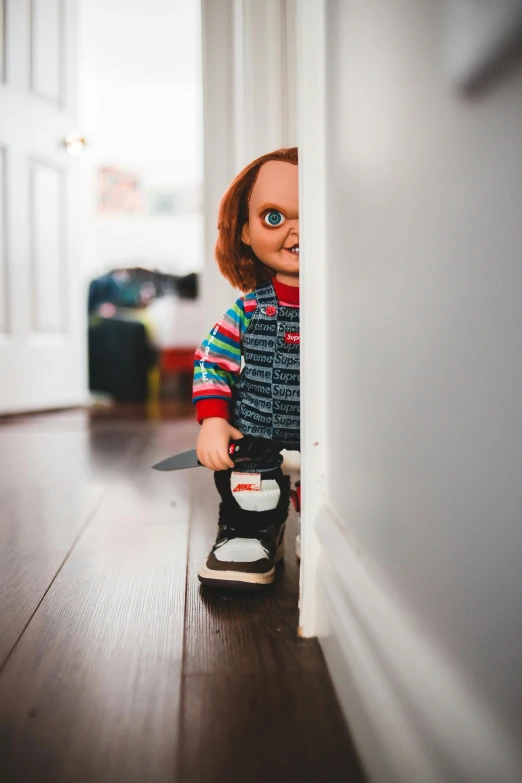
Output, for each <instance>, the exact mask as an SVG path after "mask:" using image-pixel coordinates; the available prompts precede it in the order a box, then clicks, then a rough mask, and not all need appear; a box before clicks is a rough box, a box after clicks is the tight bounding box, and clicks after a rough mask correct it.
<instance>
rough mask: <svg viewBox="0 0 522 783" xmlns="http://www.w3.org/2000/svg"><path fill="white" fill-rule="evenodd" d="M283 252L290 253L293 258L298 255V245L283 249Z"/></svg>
mask: <svg viewBox="0 0 522 783" xmlns="http://www.w3.org/2000/svg"><path fill="white" fill-rule="evenodd" d="M284 249H285V250H287V251H288V252H289V253H292V255H293V256H298V255H299V245H298V244H297V243H296V244H295V245H292V247H285V248H284Z"/></svg>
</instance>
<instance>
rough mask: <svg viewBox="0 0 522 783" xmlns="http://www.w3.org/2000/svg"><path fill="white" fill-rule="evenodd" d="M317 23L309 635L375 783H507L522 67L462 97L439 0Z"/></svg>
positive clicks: (521, 710)
mask: <svg viewBox="0 0 522 783" xmlns="http://www.w3.org/2000/svg"><path fill="white" fill-rule="evenodd" d="M326 23H327V30H326V51H327V57H326V68H327V73H326V85H327V95H326V103H327V109H326V128H327V139H326V156H327V169H326V178H327V200H326V215H327V237H328V240H327V258H328V265H327V277H326V284H327V290H328V292H329V301H328V308H327V310H326V312H325V313H324V316H325V318H326V333H327V336H328V343H327V345H325V346H324V349H325V350H326V351H327V367H328V384H329V394H328V399H327V401H326V407H327V416H328V423H327V440H326V463H327V490H326V495H327V500H328V504H327V506H325V509H324V513H323V514H322V517H321V518H320V519H319V520H318V529H319V536H320V539H321V542H322V544H323V548H324V552H323V562H322V566H321V568H320V572H319V584H320V594H321V596H322V600H323V605H324V613H323V617H322V620H323V621H324V623H325V627H324V629H323V631H322V632H321V634H322V638H323V644H324V647H325V650H326V652H327V656H328V660H329V662H330V665H331V667H332V671H333V672H334V678H335V682H336V685H337V687H338V691H339V693H340V695H341V697H342V700H343V705H344V708H345V711H346V713H347V716H348V719H349V721H350V725H351V727H352V730H353V732H354V735H355V737H356V740H357V742H358V744H359V747H360V749H361V751H362V753H363V757H364V758H365V761H366V763H367V766H368V770H369V771H370V774H371V776H372V778H373V779H374V780H380V781H383V783H391V782H392V781H412V783H418V781H420V780H422V781H423V783H424V781H440V783H453V781H459V782H460V783H462V781H469V783H478V781H481V783H492V781H493V780H494V781H495V783H499V782H500V781H506V783H507V781H510V782H511V783H515V781H516V780H520V779H522V765H521V763H520V757H519V756H517V753H518V750H517V746H518V747H520V740H521V736H520V726H521V725H522V720H521V719H522V687H521V682H522V679H521V677H520V671H521V664H522V623H521V621H520V612H521V606H522V579H521V566H520V564H521V562H522V535H521V521H522V494H521V474H520V467H521V464H522V393H521V392H522V306H521V293H522V264H521V256H522V219H521V204H522V133H521V128H522V63H521V61H520V59H519V60H518V61H517V62H516V63H511V64H510V66H509V67H508V68H507V69H506V70H505V71H503V72H500V73H499V75H498V77H497V78H496V79H492V80H491V81H490V82H488V84H487V85H485V86H484V88H483V90H482V91H478V92H475V93H474V94H473V95H468V96H466V95H464V94H461V93H459V91H458V90H457V89H456V88H455V87H454V85H452V84H450V83H449V82H448V80H447V77H446V74H445V68H444V63H443V50H444V18H443V4H441V3H433V2H432V0H418V2H416V3H411V2H409V0H397V2H395V3H388V2H385V1H384V0H351V1H350V2H346V1H341V0H330V2H328V4H327V12H326ZM310 154H313V152H311V153H310ZM305 185H306V183H305ZM303 249H304V252H306V247H304V248H303ZM317 317H319V318H320V317H321V314H318V315H317ZM305 318H306V315H305ZM304 350H306V348H304ZM311 382H312V376H311V374H309V375H308V377H305V384H306V383H311Z"/></svg>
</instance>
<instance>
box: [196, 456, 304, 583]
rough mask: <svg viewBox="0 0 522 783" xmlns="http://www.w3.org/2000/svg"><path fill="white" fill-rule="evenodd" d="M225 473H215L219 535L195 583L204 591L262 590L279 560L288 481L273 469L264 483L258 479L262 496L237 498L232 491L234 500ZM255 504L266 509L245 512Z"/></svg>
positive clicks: (228, 474) (287, 500)
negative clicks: (218, 503)
mask: <svg viewBox="0 0 522 783" xmlns="http://www.w3.org/2000/svg"><path fill="white" fill-rule="evenodd" d="M230 473H231V472H230V471H219V472H218V473H216V474H215V480H216V486H217V488H218V491H219V493H220V495H221V498H222V502H221V504H220V508H219V523H218V524H219V531H218V535H217V539H216V542H215V544H214V546H213V547H212V550H211V552H210V554H209V556H208V558H207V560H206V562H205V564H204V565H203V566H202V567H201V569H200V571H199V580H200V582H201V583H202V584H204V585H207V586H210V587H220V588H228V589H233V590H258V589H262V588H264V587H266V586H267V585H269V584H271V583H272V582H273V581H274V579H275V575H276V569H275V565H276V563H278V562H279V561H280V560H282V559H283V557H284V531H285V521H286V518H287V516H288V505H289V498H290V486H289V480H288V477H286V476H283V475H282V473H281V471H274V473H273V474H272V473H271V474H270V478H269V479H263V482H262V484H263V486H262V496H261V492H260V491H258V492H252V493H251V494H250V497H249V496H248V495H247V496H246V497H245V495H243V497H239V498H238V495H240V494H241V493H235V497H234V494H233V493H232V491H231V488H230ZM272 476H273V478H272ZM238 500H239V502H238ZM274 501H275V502H274ZM239 503H241V505H239ZM256 503H257V506H258V507H259V505H260V504H261V507H262V505H263V504H264V505H265V507H266V505H267V504H268V505H269V506H270V505H271V506H272V507H271V508H268V509H266V510H263V511H255V510H249V509H250V508H252V507H253V506H254V505H256ZM242 506H243V507H242Z"/></svg>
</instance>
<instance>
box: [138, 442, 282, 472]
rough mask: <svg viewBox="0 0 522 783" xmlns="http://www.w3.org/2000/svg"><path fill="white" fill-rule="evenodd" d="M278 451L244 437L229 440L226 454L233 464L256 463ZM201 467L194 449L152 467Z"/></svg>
mask: <svg viewBox="0 0 522 783" xmlns="http://www.w3.org/2000/svg"><path fill="white" fill-rule="evenodd" d="M279 451H280V450H279V449H278V448H277V447H276V446H274V444H273V443H272V442H271V441H269V440H266V438H254V437H252V436H251V435H245V437H244V438H239V439H238V440H231V441H230V444H229V447H228V453H229V455H230V457H231V459H232V461H233V462H234V463H241V462H254V461H255V462H258V461H262V460H265V459H268V458H269V457H273V456H275V455H276V454H279ZM200 465H201V462H200V461H199V460H198V457H197V453H196V449H190V450H189V451H183V452H182V453H181V454H174V455H173V456H172V457H167V459H163V460H161V461H160V462H157V463H156V464H155V465H153V466H152V467H153V468H154V470H184V469H186V468H197V467H199V466H200Z"/></svg>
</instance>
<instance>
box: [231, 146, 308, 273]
mask: <svg viewBox="0 0 522 783" xmlns="http://www.w3.org/2000/svg"><path fill="white" fill-rule="evenodd" d="M241 239H242V240H243V242H244V243H245V244H246V245H250V247H251V248H252V250H253V251H254V253H255V254H256V256H257V258H259V260H260V261H262V263H263V264H265V265H266V266H267V267H269V268H270V269H273V270H274V272H276V275H277V276H278V277H279V276H280V277H281V279H289V278H296V279H298V277H299V193H298V180H297V166H296V165H294V164H293V163H284V162H282V161H279V160H269V161H267V163H264V164H263V165H262V166H261V168H260V170H259V174H258V177H257V180H256V182H255V185H254V187H253V189H252V193H251V194H250V203H249V206H248V223H245V225H244V226H243V230H242V233H241ZM288 281H289V282H290V280H288Z"/></svg>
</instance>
